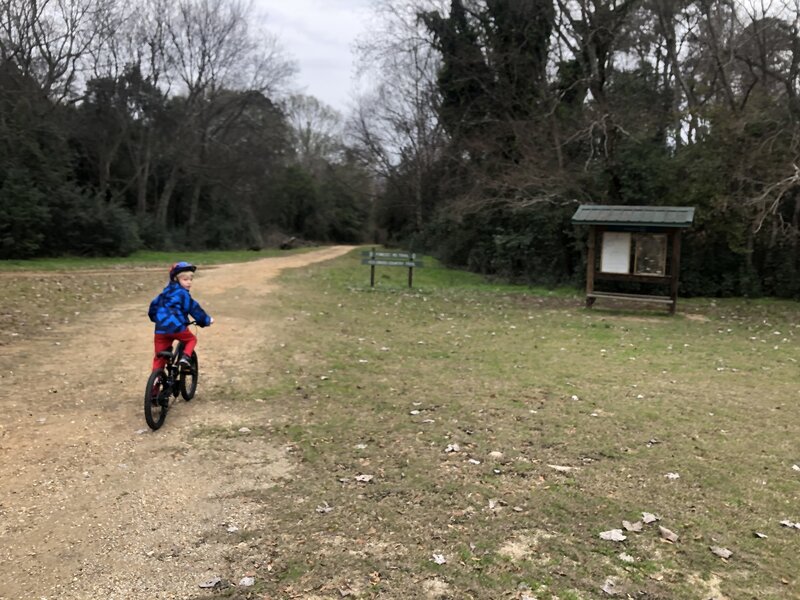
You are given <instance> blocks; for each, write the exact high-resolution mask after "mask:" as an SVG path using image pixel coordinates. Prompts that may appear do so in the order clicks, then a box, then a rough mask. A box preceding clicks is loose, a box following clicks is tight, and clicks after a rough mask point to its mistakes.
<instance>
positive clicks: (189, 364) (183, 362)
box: [178, 354, 192, 369]
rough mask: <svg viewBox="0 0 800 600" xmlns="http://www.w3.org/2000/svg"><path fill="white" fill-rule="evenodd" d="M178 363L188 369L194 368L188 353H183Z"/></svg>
mask: <svg viewBox="0 0 800 600" xmlns="http://www.w3.org/2000/svg"><path fill="white" fill-rule="evenodd" d="M178 364H179V365H180V366H182V367H185V368H187V369H191V368H192V358H191V357H190V356H189V355H188V354H182V355H181V359H180V360H179V361H178Z"/></svg>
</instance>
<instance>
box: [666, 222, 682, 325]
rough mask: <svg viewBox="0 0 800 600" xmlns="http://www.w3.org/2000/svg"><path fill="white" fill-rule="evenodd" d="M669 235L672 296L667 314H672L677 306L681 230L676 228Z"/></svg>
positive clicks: (670, 293)
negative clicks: (670, 239)
mask: <svg viewBox="0 0 800 600" xmlns="http://www.w3.org/2000/svg"><path fill="white" fill-rule="evenodd" d="M670 237H671V238H672V261H671V263H670V267H669V269H670V277H671V278H672V281H671V282H670V286H669V288H670V289H669V295H670V298H672V304H671V305H670V308H669V314H671V315H674V314H675V309H676V308H677V306H678V278H679V276H680V270H681V230H680V229H676V230H675V231H673V232H672V235H671V236H670Z"/></svg>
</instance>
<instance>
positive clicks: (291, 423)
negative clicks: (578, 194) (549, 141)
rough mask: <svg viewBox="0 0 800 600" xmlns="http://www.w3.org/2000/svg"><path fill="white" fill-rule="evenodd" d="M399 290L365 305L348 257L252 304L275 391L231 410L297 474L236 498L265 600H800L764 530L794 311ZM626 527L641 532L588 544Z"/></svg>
mask: <svg viewBox="0 0 800 600" xmlns="http://www.w3.org/2000/svg"><path fill="white" fill-rule="evenodd" d="M415 280H416V284H417V287H415V288H414V289H412V290H409V289H407V288H406V287H405V271H404V270H403V269H391V268H384V269H379V271H378V285H377V286H376V288H375V289H370V287H369V285H368V281H369V276H368V268H367V267H365V266H361V265H359V264H358V257H357V256H356V255H355V254H353V255H351V256H349V257H347V258H345V259H341V260H339V261H337V262H335V263H333V266H331V265H326V266H321V267H318V268H312V269H308V270H302V271H296V272H289V273H287V274H286V275H285V276H284V277H283V281H284V283H285V286H284V287H283V288H282V289H281V290H280V291H279V292H278V293H276V294H275V295H273V296H271V297H270V298H267V299H266V300H265V309H267V310H269V311H271V313H272V314H273V315H278V316H280V318H281V319H282V323H284V325H283V331H281V335H282V336H283V339H284V340H285V347H284V348H283V349H282V350H280V351H270V352H269V354H268V355H267V356H265V361H267V363H268V364H269V368H270V369H271V370H273V371H274V372H276V373H281V374H283V376H282V377H281V378H280V380H281V381H282V383H281V384H280V385H277V386H276V387H275V388H274V389H265V390H254V394H253V395H254V397H257V398H261V399H266V401H267V402H269V403H272V404H274V405H276V406H279V407H281V412H282V416H281V417H280V418H278V419H277V420H273V421H272V422H271V423H269V424H265V427H264V430H263V434H264V435H266V436H269V437H270V438H272V439H273V440H275V441H276V442H279V443H282V444H286V445H287V446H289V447H290V448H292V449H293V451H294V455H295V456H296V457H297V459H298V460H299V461H301V465H300V467H299V469H298V471H296V473H295V476H293V477H292V478H291V479H290V480H287V481H285V482H284V484H283V485H282V486H280V488H279V489H271V490H263V491H255V492H253V495H254V497H253V500H254V501H257V502H260V503H262V504H263V506H264V510H265V511H268V513H269V515H270V516H271V519H272V520H273V526H272V527H271V528H270V530H269V531H262V532H251V534H252V536H254V538H256V539H258V540H259V542H258V543H259V544H266V546H267V547H269V548H271V549H272V551H273V552H274V554H275V556H277V558H276V559H275V561H274V563H272V564H270V566H269V570H268V571H263V572H261V573H259V580H260V581H261V582H262V583H261V586H262V587H261V588H260V591H262V592H264V593H265V594H266V596H265V597H270V598H273V597H293V596H296V597H331V598H332V597H338V596H339V595H342V596H345V595H349V594H351V595H352V596H353V597H364V598H370V597H374V598H417V597H440V598H528V599H531V598H542V599H544V598H548V599H550V598H560V599H575V598H603V597H611V595H610V594H609V593H608V592H611V593H613V594H614V595H618V596H620V597H623V598H624V597H631V598H663V599H667V598H670V599H681V598H686V599H690V598H692V599H693V598H703V599H707V598H791V597H800V587H799V586H800V584H799V582H798V580H797V570H796V565H797V547H798V546H797V545H798V543H799V542H800V530H797V529H791V528H788V527H785V526H782V525H781V524H780V521H782V520H787V519H788V520H792V521H795V522H796V521H799V520H800V502H798V491H800V472H798V469H800V467H796V466H794V465H797V464H798V463H800V451H799V450H798V446H797V440H798V439H800V436H799V435H798V434H800V418H799V417H798V410H800V409H798V406H797V396H798V388H799V387H800V386H799V385H798V379H797V368H798V365H797V359H798V358H799V357H800V356H799V353H798V347H797V341H798V325H800V322H799V321H798V319H797V316H798V312H797V307H796V305H795V304H794V303H791V302H776V301H758V302H754V301H737V300H725V301H706V300H696V301H683V302H681V304H680V306H679V314H678V315H677V316H675V317H669V316H666V315H665V313H664V312H662V311H659V312H650V313H648V312H643V311H637V312H623V311H619V310H615V311H611V310H597V309H595V310H593V311H587V310H586V309H584V308H582V306H581V300H580V298H579V297H578V295H577V294H569V293H564V292H563V291H562V292H560V293H548V292H546V291H544V290H538V291H537V290H528V289H525V288H519V287H503V286H488V285H485V284H483V283H482V282H481V280H480V279H479V278H477V277H475V276H472V275H468V274H463V273H456V272H453V271H447V270H443V269H439V268H436V267H432V268H423V269H421V270H419V271H418V272H417V274H416V275H415ZM243 401H247V399H243ZM237 428H238V427H237V425H236V424H234V425H233V426H232V427H231V429H230V431H228V432H220V431H208V432H205V434H204V435H208V436H212V437H213V436H223V437H224V436H225V435H237V434H236V431H237ZM362 480H368V481H362ZM645 512H647V513H652V514H654V515H656V516H657V517H659V518H660V520H659V521H657V522H655V523H652V524H645V525H644V526H643V529H642V531H641V532H640V533H634V532H627V531H625V532H624V534H625V535H626V538H627V539H625V540H624V541H622V542H614V541H605V540H603V539H601V537H600V533H601V532H605V531H608V530H612V529H622V528H623V524H622V522H623V520H626V521H630V522H636V521H639V520H641V519H642V514H643V513H645ZM659 527H664V528H666V529H668V530H670V531H671V532H673V533H674V534H676V535H677V536H678V539H677V541H676V542H668V541H666V540H664V539H662V535H661V533H660V530H659ZM757 534H760V535H763V536H764V537H760V535H757ZM712 547H714V548H723V549H727V550H729V551H731V552H732V553H733V554H732V555H731V556H730V557H729V558H728V559H727V560H726V559H723V558H720V557H719V556H717V555H716V554H714V553H712V551H711V548H712ZM440 563H441V564H440ZM604 587H605V589H606V590H607V592H606V591H603V589H602V588H604ZM236 593H237V592H231V594H232V595H234V596H235V595H236Z"/></svg>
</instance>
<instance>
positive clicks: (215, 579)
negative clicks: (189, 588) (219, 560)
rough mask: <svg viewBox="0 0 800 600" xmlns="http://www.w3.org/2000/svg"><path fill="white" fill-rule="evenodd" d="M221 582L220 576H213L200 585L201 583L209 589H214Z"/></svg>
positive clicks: (204, 587) (202, 586)
mask: <svg viewBox="0 0 800 600" xmlns="http://www.w3.org/2000/svg"><path fill="white" fill-rule="evenodd" d="M221 583H222V579H220V578H219V577H212V578H211V579H209V580H208V581H204V582H202V583H200V584H198V585H199V587H201V588H203V589H206V590H208V589H212V588H215V587H217V586H219V585H220V584H221Z"/></svg>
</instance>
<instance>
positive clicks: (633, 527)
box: [622, 521, 644, 533]
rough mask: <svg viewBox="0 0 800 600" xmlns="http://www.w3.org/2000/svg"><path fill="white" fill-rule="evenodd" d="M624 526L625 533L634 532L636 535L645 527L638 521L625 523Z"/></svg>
mask: <svg viewBox="0 0 800 600" xmlns="http://www.w3.org/2000/svg"><path fill="white" fill-rule="evenodd" d="M622 526H623V527H624V528H625V531H632V532H634V533H639V532H640V531H641V530H642V528H643V527H644V525H643V524H642V522H641V521H636V522H635V523H631V522H630V521H623V522H622Z"/></svg>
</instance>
